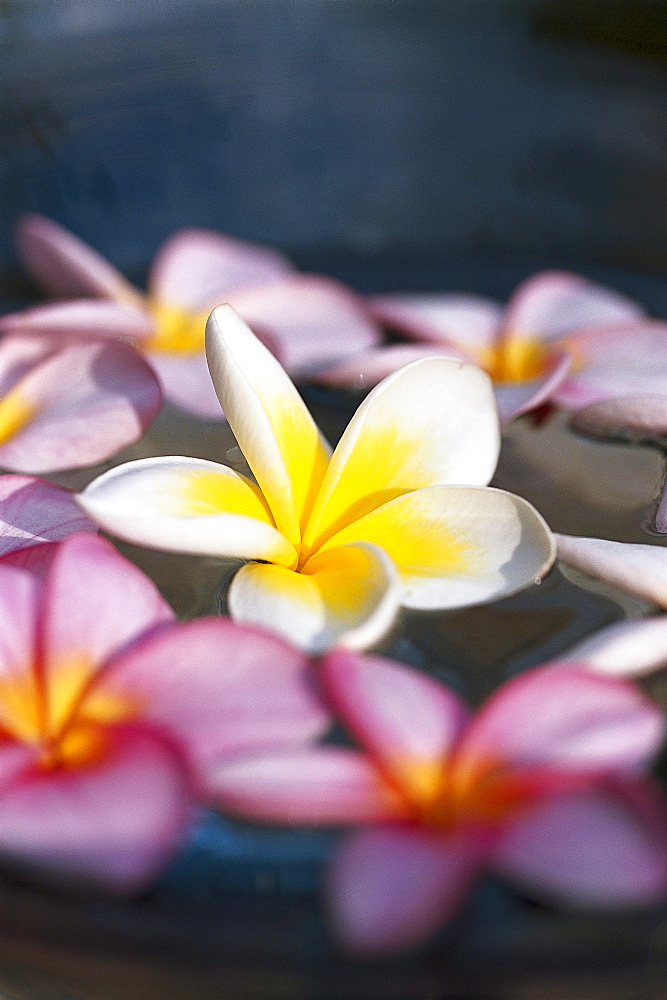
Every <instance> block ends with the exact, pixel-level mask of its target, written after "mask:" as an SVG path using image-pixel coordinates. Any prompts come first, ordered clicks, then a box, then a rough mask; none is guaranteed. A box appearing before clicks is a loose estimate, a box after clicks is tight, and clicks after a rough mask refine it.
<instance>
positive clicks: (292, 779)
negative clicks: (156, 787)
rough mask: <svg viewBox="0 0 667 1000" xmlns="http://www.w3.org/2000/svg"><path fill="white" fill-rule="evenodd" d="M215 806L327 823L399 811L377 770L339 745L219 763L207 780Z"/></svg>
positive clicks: (280, 819)
mask: <svg viewBox="0 0 667 1000" xmlns="http://www.w3.org/2000/svg"><path fill="white" fill-rule="evenodd" d="M209 798H210V800H211V802H212V803H213V804H214V805H216V806H218V808H220V809H223V810H227V811H230V812H232V813H234V814H235V815H237V816H242V817H244V818H245V819H251V820H254V821H256V822H261V823H283V824H294V823H299V824H307V825H309V826H310V825H313V824H317V825H323V826H331V825H333V824H340V823H370V822H378V821H380V820H383V819H389V818H394V817H395V816H397V815H400V814H401V804H400V800H399V799H398V796H396V795H394V794H392V792H391V790H390V789H389V786H388V785H387V784H385V783H384V782H382V781H381V779H380V775H379V773H378V770H377V768H375V767H373V766H372V764H370V762H369V761H368V760H366V758H365V757H363V756H362V755H361V754H358V753H356V752H355V751H354V750H348V749H347V748H343V747H332V746H311V747H305V748H304V747H301V748H298V749H295V750H286V751H283V752H275V753H273V754H270V755H264V756H251V757H241V758H240V759H239V758H236V759H234V760H230V761H227V762H224V763H221V764H220V765H219V766H218V767H217V768H215V769H214V770H213V771H212V773H211V775H210V778H209Z"/></svg>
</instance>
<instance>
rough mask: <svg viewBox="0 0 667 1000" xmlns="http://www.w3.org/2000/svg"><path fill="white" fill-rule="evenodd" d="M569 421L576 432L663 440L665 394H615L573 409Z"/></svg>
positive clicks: (666, 424)
mask: <svg viewBox="0 0 667 1000" xmlns="http://www.w3.org/2000/svg"><path fill="white" fill-rule="evenodd" d="M570 425H571V426H572V427H573V428H574V430H576V431H579V433H580V434H588V435H589V436H591V437H597V438H603V439H605V438H610V439H611V440H621V441H631V442H633V443H637V444H638V443H643V442H646V443H647V444H649V443H650V444H658V445H664V444H665V442H666V441H667V395H661V396H650V395H648V396H619V397H617V398H615V399H603V400H600V402H599V403H591V405H590V406H584V407H582V409H580V410H577V411H576V412H575V413H574V414H573V415H572V417H571V419H570Z"/></svg>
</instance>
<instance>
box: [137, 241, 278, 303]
mask: <svg viewBox="0 0 667 1000" xmlns="http://www.w3.org/2000/svg"><path fill="white" fill-rule="evenodd" d="M293 269H294V267H293V264H292V263H291V261H290V260H289V259H288V258H287V257H285V256H284V254H281V253H280V252H279V251H278V250H273V249H272V248H270V247H265V246H260V245H259V244H255V243H248V242H246V241H245V240H238V239H235V238H234V237H233V236H225V235H223V234H222V233H215V232H212V231H210V230H208V229H181V230H180V231H179V232H177V233H174V234H173V236H170V237H169V239H168V240H167V242H166V243H164V244H163V245H162V247H161V248H160V250H159V252H158V254H157V256H156V258H155V260H154V262H153V267H152V269H151V273H150V277H149V281H148V287H149V291H150V295H151V296H152V297H153V298H156V299H161V300H162V301H164V302H167V303H168V304H170V305H175V306H180V307H181V308H183V309H194V310H196V311H198V310H201V309H205V308H207V307H208V306H210V307H211V309H212V308H213V306H216V305H220V303H222V302H226V301H227V300H228V296H229V293H230V292H232V291H237V290H239V289H243V288H247V287H249V286H252V285H259V284H262V283H263V282H265V281H271V280H272V279H273V278H279V277H281V276H282V275H283V274H289V273H290V272H291V271H292V270H293Z"/></svg>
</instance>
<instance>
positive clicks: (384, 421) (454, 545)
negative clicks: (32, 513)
mask: <svg viewBox="0 0 667 1000" xmlns="http://www.w3.org/2000/svg"><path fill="white" fill-rule="evenodd" d="M207 350H208V357H209V364H210V368H211V375H212V378H213V382H214V384H215V386H216V389H217V392H218V395H219V397H220V402H221V403H222V405H223V407H224V409H225V412H226V414H227V417H228V419H229V423H230V425H231V427H232V430H233V431H234V433H235V435H236V438H237V440H238V443H239V446H240V448H241V450H242V451H243V453H244V455H245V457H246V459H247V462H248V464H249V466H250V468H251V470H252V472H253V474H254V476H255V478H256V481H257V483H256V484H255V483H253V482H251V481H250V480H249V479H246V478H245V477H244V476H241V475H239V474H238V473H237V472H235V471H233V470H232V469H229V468H227V467H225V466H222V465H216V464H215V463H212V462H205V461H201V460H199V459H193V458H150V459H145V460H142V461H137V462H129V463H127V464H126V465H121V466H118V467H116V468H115V469H112V470H110V471H109V472H108V473H106V474H105V475H103V476H100V477H99V479H96V480H94V481H93V482H92V483H91V484H90V485H89V486H88V487H87V488H86V490H85V491H84V492H83V493H82V494H81V495H80V497H79V500H80V502H81V504H82V506H83V508H84V510H86V511H87V512H88V513H89V514H90V515H91V516H92V517H94V518H95V519H96V520H97V521H98V523H100V524H101V525H103V526H104V527H105V528H106V529H107V530H109V531H111V532H113V533H114V534H117V535H119V536H120V537H122V538H125V539H127V540H129V541H133V542H137V543H139V544H144V545H152V546H154V547H156V548H162V549H168V550H172V551H182V552H192V553H206V554H210V555H215V556H223V557H224V556H229V557H233V558H237V559H246V560H251V561H250V562H249V563H247V565H245V566H244V567H243V568H242V569H241V570H239V572H238V573H237V574H236V576H235V578H234V580H233V582H232V585H231V588H230V591H229V608H230V612H231V615H232V617H234V618H236V619H239V620H243V621H251V622H254V623H255V624H262V625H265V626H268V627H270V628H272V629H274V630H276V631H278V632H279V633H281V634H282V635H285V636H287V637H288V638H290V639H291V640H292V641H293V642H295V643H297V644H298V645H301V646H303V647H305V648H308V649H310V650H312V651H321V650H323V649H326V648H327V647H328V646H330V645H333V644H334V643H336V642H345V643H346V644H347V645H348V646H353V647H357V648H358V647H362V646H365V645H369V644H371V643H372V642H374V641H375V640H376V639H377V638H378V637H379V636H380V635H381V634H382V633H383V632H384V631H385V630H386V629H387V628H388V627H389V625H390V624H391V622H392V620H393V618H394V615H395V612H396V610H397V608H398V605H399V604H400V603H403V604H404V605H406V606H409V607H413V608H453V607H460V606H463V605H468V604H475V603H479V602H483V601H490V600H494V599H495V598H498V597H502V596H505V595H506V594H509V593H512V592H513V591H515V590H519V589H521V588H523V587H525V586H527V585H528V584H530V583H531V582H533V581H534V580H536V579H539V577H541V576H542V575H543V574H544V573H545V572H546V571H547V569H548V568H549V566H550V565H551V562H552V560H553V555H554V550H553V543H552V539H551V534H550V532H549V529H548V528H547V526H546V525H545V523H544V521H543V520H542V518H541V517H540V516H539V514H537V512H536V511H535V510H534V509H533V508H532V507H531V506H530V504H528V503H527V502H526V501H525V500H522V499H521V498H520V497H516V496H513V495H512V494H510V493H505V492H503V491H501V490H493V489H488V488H485V484H486V483H487V482H488V481H489V479H490V477H491V475H492V474H493V471H494V469H495V466H496V461H497V458H498V451H499V444H500V436H499V428H498V419H497V414H496V410H495V405H494V399H493V393H492V390H491V385H490V382H489V379H488V377H487V376H486V375H485V374H484V373H483V372H482V371H481V370H480V369H478V368H476V367H474V366H472V365H467V364H463V363H461V362H459V361H456V360H451V359H443V358H431V359H428V360H423V361H419V362H417V363H416V364H414V365H409V366H408V367H407V368H404V369H402V370H401V371H399V372H396V373H395V374H394V375H392V376H391V377H390V378H388V379H386V380H385V381H384V382H383V383H382V384H381V385H379V386H378V387H377V388H376V389H375V390H374V391H373V392H372V393H371V394H370V395H369V396H368V398H367V399H366V400H365V401H364V402H363V403H362V405H361V406H360V407H359V409H358V411H357V413H356V414H355V416H354V417H353V419H352V421H351V423H350V424H349V426H348V428H347V430H346V431H345V433H344V435H343V437H342V438H341V441H340V442H339V444H338V447H337V448H336V450H335V451H334V453H333V455H332V454H331V451H330V449H329V446H328V445H327V444H326V442H325V441H324V440H323V438H322V437H321V435H320V433H319V431H318V430H317V427H316V426H315V424H314V422H313V420H312V417H311V416H310V414H309V412H308V410H307V409H306V406H305V404H304V403H303V401H302V399H301V397H300V396H299V395H298V393H297V391H296V389H295V388H294V386H293V385H292V383H291V382H290V380H289V378H288V377H287V375H286V374H285V372H284V371H283V369H282V368H281V367H280V365H279V364H278V362H277V361H276V360H275V358H274V357H273V356H272V355H271V354H270V352H269V351H268V350H267V349H266V348H265V347H264V346H263V345H262V344H261V343H260V341H259V340H257V338H256V337H255V336H254V335H253V334H252V332H251V331H250V329H249V328H248V327H247V326H246V324H245V323H244V322H243V321H242V320H241V319H240V318H239V317H238V316H237V315H236V313H235V312H234V310H233V309H231V307H229V306H221V307H219V308H217V309H216V310H214V312H213V314H212V316H211V318H210V320H209V323H208V327H207Z"/></svg>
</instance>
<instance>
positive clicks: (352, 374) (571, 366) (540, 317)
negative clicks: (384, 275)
mask: <svg viewBox="0 0 667 1000" xmlns="http://www.w3.org/2000/svg"><path fill="white" fill-rule="evenodd" d="M370 310H371V314H372V315H373V316H374V317H375V319H377V320H378V321H379V322H381V323H383V324H384V325H385V326H387V327H389V328H390V329H392V330H395V331H397V332H398V333H400V334H403V335H404V336H406V337H410V338H413V339H415V340H418V341H422V342H423V343H422V344H421V346H417V345H413V346H409V345H393V346H389V347H385V348H382V349H375V350H370V351H368V352H367V353H366V354H364V355H360V356H359V357H355V358H352V359H350V361H348V362H343V363H341V364H340V365H336V366H332V367H331V368H330V369H329V370H328V371H326V372H323V373H321V375H319V376H318V378H319V380H320V381H326V382H328V383H329V384H334V385H347V386H353V387H354V386H355V385H356V386H359V385H372V384H374V382H375V381H377V379H378V378H381V377H383V376H384V375H386V374H387V373H388V372H389V371H393V370H394V369H395V368H396V367H397V366H398V365H401V364H405V362H406V361H407V360H408V357H409V356H412V357H416V356H418V355H421V356H424V355H428V354H430V353H432V352H433V351H434V350H437V351H438V352H439V353H445V352H449V353H450V354H451V353H455V354H456V355H457V356H461V357H465V358H467V359H469V360H472V361H475V362H476V363H477V364H479V365H481V366H482V367H483V368H485V369H486V370H487V371H488V372H489V374H490V375H491V377H492V378H493V380H494V383H495V385H496V392H497V395H498V405H499V409H500V413H501V417H502V419H503V421H507V420H510V419H512V418H513V417H515V416H518V415H519V414H521V413H525V412H527V411H528V410H531V409H534V408H535V407H537V406H540V405H541V404H543V403H544V402H546V401H547V400H551V401H553V402H554V403H556V404H557V405H560V406H565V407H580V406H585V405H586V404H588V403H592V402H595V401H597V400H599V399H605V398H610V397H614V396H617V395H629V394H631V393H651V392H664V391H665V388H666V387H667V325H666V324H665V323H662V322H658V321H656V320H651V319H649V318H648V317H646V316H645V314H644V313H643V311H642V309H641V308H640V306H638V305H637V304H636V303H635V302H633V301H631V300H630V299H628V298H626V297H625V296H623V295H621V294H619V293H618V292H615V291H613V290H612V289H609V288H605V287H603V286H601V285H598V284H595V283H594V282H592V281H588V280H586V279H585V278H582V277H579V276H578V275H574V274H567V273H565V272H561V271H544V272H541V273H539V274H535V275H533V276H532V277H531V278H528V279H527V280H526V281H524V282H523V283H522V284H521V285H519V287H518V288H517V289H516V291H515V292H514V294H513V296H512V298H511V299H510V301H509V304H508V306H507V308H506V309H505V310H503V309H502V308H501V306H500V305H499V304H498V303H496V302H493V301H492V300H489V299H485V298H482V297H479V296H471V295H433V294H431V295H428V294H425V295H414V294H413V295H382V296H376V297H374V298H371V299H370ZM568 372H569V374H568Z"/></svg>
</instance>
